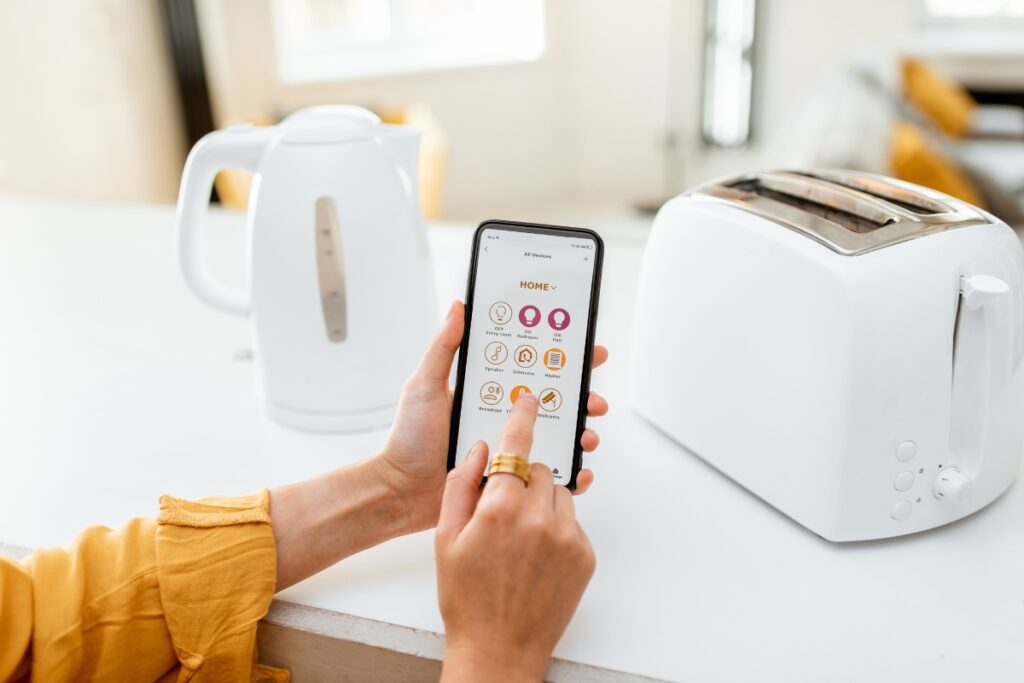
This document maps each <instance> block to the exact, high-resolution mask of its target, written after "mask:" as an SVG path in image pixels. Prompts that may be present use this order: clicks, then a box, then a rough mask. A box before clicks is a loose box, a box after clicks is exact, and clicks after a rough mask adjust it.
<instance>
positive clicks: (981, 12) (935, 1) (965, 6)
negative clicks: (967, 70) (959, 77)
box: [914, 0, 1024, 80]
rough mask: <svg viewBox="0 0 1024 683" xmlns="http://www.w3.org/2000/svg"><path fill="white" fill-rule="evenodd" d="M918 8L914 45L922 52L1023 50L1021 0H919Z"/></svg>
mask: <svg viewBox="0 0 1024 683" xmlns="http://www.w3.org/2000/svg"><path fill="white" fill-rule="evenodd" d="M918 8H919V12H918V14H919V18H920V27H919V31H918V32H917V36H916V40H915V43H914V47H915V49H916V50H917V51H918V52H920V53H922V54H934V55H945V56H957V55H974V56H979V55H983V56H1013V57H1015V58H1019V57H1020V55H1022V54H1024V40H1022V39H1021V30H1022V29H1024V0H918ZM982 80H984V79H982Z"/></svg>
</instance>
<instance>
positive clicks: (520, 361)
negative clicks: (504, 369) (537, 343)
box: [515, 344, 537, 368]
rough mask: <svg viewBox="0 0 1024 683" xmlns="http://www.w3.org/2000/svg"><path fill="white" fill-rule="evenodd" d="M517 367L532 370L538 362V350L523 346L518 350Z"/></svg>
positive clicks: (516, 354) (516, 355)
mask: <svg viewBox="0 0 1024 683" xmlns="http://www.w3.org/2000/svg"><path fill="white" fill-rule="evenodd" d="M515 361H516V365H518V366H519V367H521V368H531V367H533V364H534V363H536V362H537V349H535V348H533V347H532V346H529V345H527V344H523V345H522V346H520V347H519V348H517V349H516V353H515Z"/></svg>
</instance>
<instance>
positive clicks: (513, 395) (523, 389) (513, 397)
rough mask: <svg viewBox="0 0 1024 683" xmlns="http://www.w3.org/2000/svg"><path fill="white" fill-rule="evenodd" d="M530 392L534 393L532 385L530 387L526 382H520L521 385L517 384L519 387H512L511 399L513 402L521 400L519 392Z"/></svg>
mask: <svg viewBox="0 0 1024 683" xmlns="http://www.w3.org/2000/svg"><path fill="white" fill-rule="evenodd" d="M529 393H532V392H531V391H530V387H528V386H526V385H524V384H520V385H519V386H517V387H515V388H513V389H512V393H510V394H509V395H508V397H509V400H511V401H512V403H515V402H516V401H518V400H519V394H529Z"/></svg>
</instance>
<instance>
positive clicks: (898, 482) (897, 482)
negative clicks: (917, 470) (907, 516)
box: [892, 470, 914, 491]
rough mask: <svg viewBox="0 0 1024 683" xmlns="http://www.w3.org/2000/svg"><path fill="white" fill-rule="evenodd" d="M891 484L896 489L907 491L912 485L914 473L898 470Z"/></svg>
mask: <svg viewBox="0 0 1024 683" xmlns="http://www.w3.org/2000/svg"><path fill="white" fill-rule="evenodd" d="M892 485H893V486H894V487H895V488H896V490H897V491H909V490H910V487H911V486H913V485H914V473H913V472H911V471H909V470H908V471H906V472H900V473H899V474H897V475H896V478H895V479H894V480H893V482H892Z"/></svg>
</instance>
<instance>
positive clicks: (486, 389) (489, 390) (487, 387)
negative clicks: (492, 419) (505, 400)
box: [480, 382, 505, 406]
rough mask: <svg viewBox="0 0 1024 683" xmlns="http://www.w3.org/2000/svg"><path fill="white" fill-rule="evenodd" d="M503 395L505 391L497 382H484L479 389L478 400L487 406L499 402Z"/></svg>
mask: <svg viewBox="0 0 1024 683" xmlns="http://www.w3.org/2000/svg"><path fill="white" fill-rule="evenodd" d="M504 395H505V390H504V389H502V388H501V385H500V384H498V383H497V382H486V383H484V385H483V386H482V387H480V400H481V401H483V402H484V403H486V404H487V405H489V406H493V405H494V404H495V403H498V402H500V401H501V398H502V397H503V396H504Z"/></svg>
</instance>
